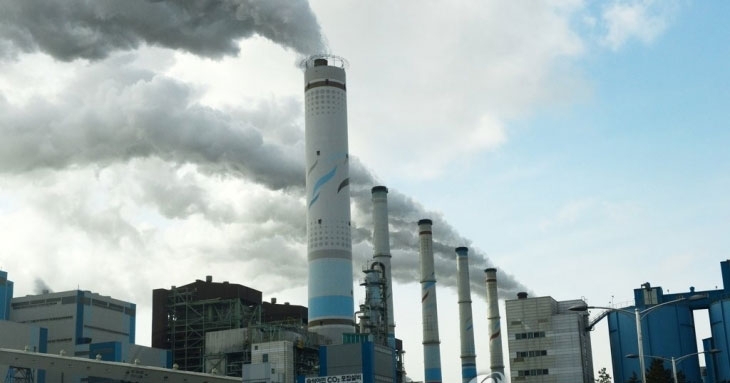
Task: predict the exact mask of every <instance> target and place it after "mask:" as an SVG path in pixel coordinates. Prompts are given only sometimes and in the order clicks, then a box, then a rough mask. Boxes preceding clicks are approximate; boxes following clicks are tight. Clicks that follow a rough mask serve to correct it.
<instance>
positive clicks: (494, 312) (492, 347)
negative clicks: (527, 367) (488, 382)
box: [484, 268, 504, 374]
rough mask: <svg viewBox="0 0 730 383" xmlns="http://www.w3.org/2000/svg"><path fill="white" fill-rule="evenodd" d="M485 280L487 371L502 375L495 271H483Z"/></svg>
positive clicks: (500, 334) (492, 269)
mask: <svg viewBox="0 0 730 383" xmlns="http://www.w3.org/2000/svg"><path fill="white" fill-rule="evenodd" d="M484 273H485V274H486V280H487V324H488V326H489V369H490V370H491V372H499V373H501V374H504V360H503V358H502V332H501V330H500V325H499V319H500V318H499V297H498V296H497V269H494V268H490V269H486V270H484Z"/></svg>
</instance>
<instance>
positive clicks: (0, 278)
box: [0, 270, 13, 320]
mask: <svg viewBox="0 0 730 383" xmlns="http://www.w3.org/2000/svg"><path fill="white" fill-rule="evenodd" d="M12 299H13V282H12V281H10V280H8V273H7V271H2V270H0V320H8V319H10V301H11V300H12Z"/></svg>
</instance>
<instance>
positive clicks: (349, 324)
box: [303, 55, 355, 344]
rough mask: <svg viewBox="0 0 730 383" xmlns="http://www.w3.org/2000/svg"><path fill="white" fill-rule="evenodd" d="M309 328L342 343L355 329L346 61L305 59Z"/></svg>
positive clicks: (324, 58)
mask: <svg viewBox="0 0 730 383" xmlns="http://www.w3.org/2000/svg"><path fill="white" fill-rule="evenodd" d="M303 66H304V100H305V102H304V104H305V109H304V146H305V156H306V162H307V165H306V187H307V200H306V202H307V261H308V263H309V268H308V272H309V286H308V287H309V290H308V295H309V302H308V307H309V330H310V331H312V332H315V333H318V334H320V335H323V336H326V337H327V338H329V339H330V340H331V341H332V343H333V344H342V335H343V334H344V333H352V332H354V331H355V321H354V316H355V310H354V306H355V305H354V300H353V296H352V285H353V278H352V239H351V233H350V188H349V184H350V175H349V153H348V149H347V91H346V89H347V87H346V85H345V84H346V79H345V62H344V60H342V59H341V58H339V57H336V56H329V55H321V56H312V57H310V58H309V59H307V60H306V61H305V62H304V63H303Z"/></svg>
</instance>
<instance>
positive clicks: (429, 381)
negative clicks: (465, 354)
mask: <svg viewBox="0 0 730 383" xmlns="http://www.w3.org/2000/svg"><path fill="white" fill-rule="evenodd" d="M432 224H433V222H431V220H430V219H422V220H420V221H418V236H419V239H420V253H421V308H422V313H423V368H424V382H425V383H441V346H440V344H441V341H440V340H439V320H438V307H437V305H436V273H435V271H434V266H433V235H432V233H431V225H432Z"/></svg>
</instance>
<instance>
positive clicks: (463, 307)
mask: <svg viewBox="0 0 730 383" xmlns="http://www.w3.org/2000/svg"><path fill="white" fill-rule="evenodd" d="M455 251H456V271H457V273H456V278H457V285H458V293H459V329H460V335H461V381H462V382H463V383H469V382H471V381H472V379H474V378H476V376H477V364H476V357H477V355H476V352H475V351H474V322H473V321H472V315H471V287H470V286H469V249H468V248H466V247H457V248H456V250H455Z"/></svg>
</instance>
